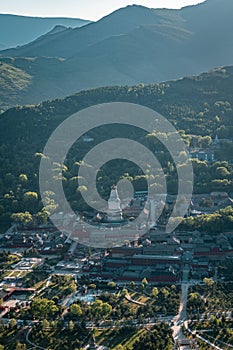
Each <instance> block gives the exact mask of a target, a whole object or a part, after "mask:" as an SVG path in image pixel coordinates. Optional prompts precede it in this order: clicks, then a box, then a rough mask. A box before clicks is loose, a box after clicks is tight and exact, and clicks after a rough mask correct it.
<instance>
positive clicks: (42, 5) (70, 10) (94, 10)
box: [0, 0, 204, 20]
mask: <svg viewBox="0 0 233 350" xmlns="http://www.w3.org/2000/svg"><path fill="white" fill-rule="evenodd" d="M203 1H204V0H133V1H130V0H99V1H98V0H0V13H12V14H19V15H30V16H44V17H49V16H50V17H76V18H83V19H90V20H97V19H99V18H101V17H103V16H105V15H107V14H109V13H110V12H112V11H114V10H116V9H118V8H120V7H124V6H127V5H132V4H138V5H144V6H146V7H152V8H159V7H168V8H180V7H182V6H186V5H193V4H197V3H200V2H203Z"/></svg>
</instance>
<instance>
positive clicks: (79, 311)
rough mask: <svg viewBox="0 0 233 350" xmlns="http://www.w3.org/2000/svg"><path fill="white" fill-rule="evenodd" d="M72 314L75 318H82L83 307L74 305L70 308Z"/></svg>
mask: <svg viewBox="0 0 233 350" xmlns="http://www.w3.org/2000/svg"><path fill="white" fill-rule="evenodd" d="M70 313H71V314H72V315H73V316H77V317H80V316H82V313H83V312H82V309H81V307H80V306H79V305H78V304H72V305H71V306H70Z"/></svg>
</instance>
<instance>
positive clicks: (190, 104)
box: [0, 67, 233, 228]
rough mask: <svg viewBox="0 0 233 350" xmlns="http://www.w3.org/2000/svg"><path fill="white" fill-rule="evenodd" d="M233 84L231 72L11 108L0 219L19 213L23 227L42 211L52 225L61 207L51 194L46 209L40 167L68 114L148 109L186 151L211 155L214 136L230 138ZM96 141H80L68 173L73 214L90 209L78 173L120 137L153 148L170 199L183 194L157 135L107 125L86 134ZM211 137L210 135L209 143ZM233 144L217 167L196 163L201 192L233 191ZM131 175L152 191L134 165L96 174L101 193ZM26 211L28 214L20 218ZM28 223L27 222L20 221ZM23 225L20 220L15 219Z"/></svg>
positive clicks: (0, 151)
mask: <svg viewBox="0 0 233 350" xmlns="http://www.w3.org/2000/svg"><path fill="white" fill-rule="evenodd" d="M232 81H233V67H227V68H219V69H216V70H214V71H212V72H210V73H205V74H202V75H200V76H198V77H191V78H184V79H181V80H178V81H174V82H168V83H163V84H151V85H145V86H144V85H139V86H134V87H129V86H125V87H105V88H98V89H94V90H89V91H83V92H80V93H78V94H76V95H73V96H70V97H67V98H65V99H57V100H54V101H46V102H43V103H40V104H38V105H33V106H25V107H17V108H13V109H10V110H8V111H6V112H5V113H3V114H2V115H1V116H0V138H1V145H0V161H1V169H0V215H1V225H2V228H5V227H6V226H7V225H9V223H10V220H11V215H12V214H13V213H21V214H18V215H21V219H22V220H23V221H25V222H30V221H31V220H32V216H31V215H32V214H35V213H38V217H39V220H41V221H42V222H43V221H44V220H46V216H47V212H51V211H53V210H54V208H55V207H56V203H54V200H53V193H48V206H47V208H45V209H46V210H43V206H42V204H41V202H40V196H39V190H38V169H39V163H40V160H41V158H42V157H45V155H44V154H43V148H44V146H45V144H46V141H47V139H48V138H49V136H50V134H51V133H52V131H53V130H54V129H55V128H56V127H57V126H58V125H59V124H60V123H61V122H62V121H63V120H65V119H66V118H67V117H68V116H70V115H71V114H73V113H75V112H77V111H79V110H82V109H84V108H86V107H88V106H92V105H95V104H100V103H107V102H116V101H120V102H131V103H137V104H141V105H144V106H148V107H150V108H152V109H154V110H156V111H157V112H159V113H161V114H162V115H163V116H165V117H167V118H168V119H169V120H170V121H171V123H172V124H173V125H174V126H175V127H176V129H177V130H180V134H181V136H182V137H183V139H184V141H185V143H186V145H187V147H190V146H193V144H194V143H196V146H198V147H199V148H203V149H206V148H208V147H209V145H210V143H211V137H212V138H214V137H215V136H216V135H217V136H218V137H219V138H220V139H231V138H232V130H233V123H232V105H233V94H232V88H231V87H232ZM88 135H89V136H91V137H92V138H93V142H89V143H87V142H84V140H83V139H79V140H77V142H76V143H75V145H74V146H73V147H72V148H71V150H70V152H69V156H68V158H67V161H66V164H63V165H62V164H56V165H55V167H54V171H55V173H54V176H56V168H59V167H62V169H63V183H64V189H65V192H66V195H67V197H68V199H69V200H70V201H71V204H72V207H73V209H74V210H86V209H88V208H87V207H86V206H85V203H83V201H82V197H81V195H80V191H79V183H78V169H79V165H80V161H81V160H82V158H83V156H84V155H85V154H86V153H87V152H88V151H89V150H90V149H91V148H92V147H94V146H95V145H96V144H98V143H99V142H102V141H104V140H107V139H111V138H114V137H127V138H130V139H134V140H137V141H139V142H141V143H142V144H144V145H145V146H146V147H148V148H150V149H151V150H152V151H153V152H154V153H155V154H156V156H157V157H158V159H159V160H160V162H161V164H162V166H163V168H164V172H165V175H166V180H167V184H168V192H169V193H173V194H175V193H177V172H176V168H175V166H174V163H173V160H172V159H171V157H170V155H169V154H168V152H167V150H166V149H165V148H164V147H163V146H162V145H161V144H160V143H159V142H158V140H157V138H156V135H154V134H146V133H145V131H142V130H141V129H137V128H130V127H127V126H122V125H119V126H118V127H116V126H115V125H108V126H105V127H100V128H98V129H93V130H91V131H90V133H89V134H88ZM210 136H211V137H210ZM232 149H233V146H232V143H230V144H225V143H224V141H223V142H222V147H221V149H220V150H218V151H216V153H217V154H216V156H217V159H218V160H219V161H218V162H215V163H206V162H202V161H196V160H194V161H193V165H194V174H195V187H194V190H195V192H198V193H208V192H210V191H214V190H224V191H227V192H232V191H233V187H232V186H233V185H232V173H233V169H232V165H231V164H232ZM122 177H123V178H124V177H126V178H127V179H128V180H130V181H132V182H133V185H134V188H135V189H136V190H145V189H146V186H147V185H146V175H145V174H142V172H141V169H139V168H138V167H137V166H135V165H134V164H132V163H130V162H126V161H123V160H121V161H118V162H117V161H115V162H114V161H112V162H110V163H107V164H106V165H105V166H104V167H102V169H101V170H100V174H99V176H98V181H99V188H100V192H101V195H102V196H104V197H107V196H108V195H109V189H110V186H111V185H112V184H114V183H116V182H117V181H118V180H119V178H122ZM22 213H23V214H22ZM22 217H23V218H22ZM13 218H14V219H15V220H17V218H18V217H17V216H15V217H13Z"/></svg>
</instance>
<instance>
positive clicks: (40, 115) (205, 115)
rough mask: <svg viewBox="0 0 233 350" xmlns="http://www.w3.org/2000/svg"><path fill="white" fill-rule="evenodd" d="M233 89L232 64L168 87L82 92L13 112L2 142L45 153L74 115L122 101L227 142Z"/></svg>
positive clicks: (4, 123) (0, 132)
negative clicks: (50, 139)
mask: <svg viewBox="0 0 233 350" xmlns="http://www.w3.org/2000/svg"><path fill="white" fill-rule="evenodd" d="M232 86H233V66H228V67H222V68H216V69H214V70H212V71H210V72H208V73H203V74H201V75H198V76H191V77H187V78H182V79H178V80H175V81H168V82H165V83H158V84H149V85H137V86H121V87H120V86H119V87H118V86H115V87H103V88H97V89H92V90H86V91H81V92H79V93H77V94H75V95H72V96H69V97H66V98H64V99H55V100H53V101H45V102H42V103H40V104H37V105H30V106H25V107H22V106H19V107H15V108H11V109H9V110H7V111H6V112H5V113H3V114H1V116H0V140H1V142H2V144H5V145H9V146H10V147H13V148H14V149H15V150H17V149H20V147H23V149H24V151H25V152H29V153H31V152H36V151H38V152H41V151H42V150H43V147H44V145H45V142H46V141H47V139H48V137H49V135H50V134H51V133H52V132H53V130H54V129H55V128H56V127H57V126H58V125H59V124H60V123H61V122H62V121H63V120H64V119H66V118H67V117H68V116H70V115H71V114H73V113H75V112H77V111H79V110H81V109H84V108H87V107H89V106H93V105H95V104H100V103H108V102H119V101H120V102H130V103H137V104H141V105H144V106H148V107H149V108H152V109H154V110H156V111H157V112H159V113H161V114H162V115H164V116H165V117H166V118H168V119H169V120H170V121H171V122H172V123H173V124H174V125H175V127H176V128H177V129H178V130H181V129H182V130H185V132H186V133H188V134H197V135H212V136H213V137H214V136H215V135H216V133H218V135H219V137H221V138H232V133H233V117H232V110H233V90H232ZM216 117H217V118H216ZM13 140H14V142H13ZM23 140H26V142H27V144H29V145H30V147H29V148H28V147H27V146H26V144H25V142H24V141H23ZM21 142H22V144H21ZM25 147H26V148H25Z"/></svg>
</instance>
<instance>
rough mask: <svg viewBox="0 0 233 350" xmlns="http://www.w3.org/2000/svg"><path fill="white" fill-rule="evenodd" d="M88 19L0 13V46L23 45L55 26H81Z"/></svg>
mask: <svg viewBox="0 0 233 350" xmlns="http://www.w3.org/2000/svg"><path fill="white" fill-rule="evenodd" d="M88 23H90V21H87V20H82V19H78V18H77V19H76V18H55V17H54V18H41V17H27V16H17V15H7V14H0V48H2V49H4V48H8V47H15V46H18V45H24V44H26V43H28V42H30V41H32V40H34V39H36V38H37V37H39V36H41V35H43V34H46V33H47V32H49V31H51V30H52V29H53V28H54V27H55V26H57V25H61V26H65V27H72V28H73V27H81V26H83V25H85V24H88Z"/></svg>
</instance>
